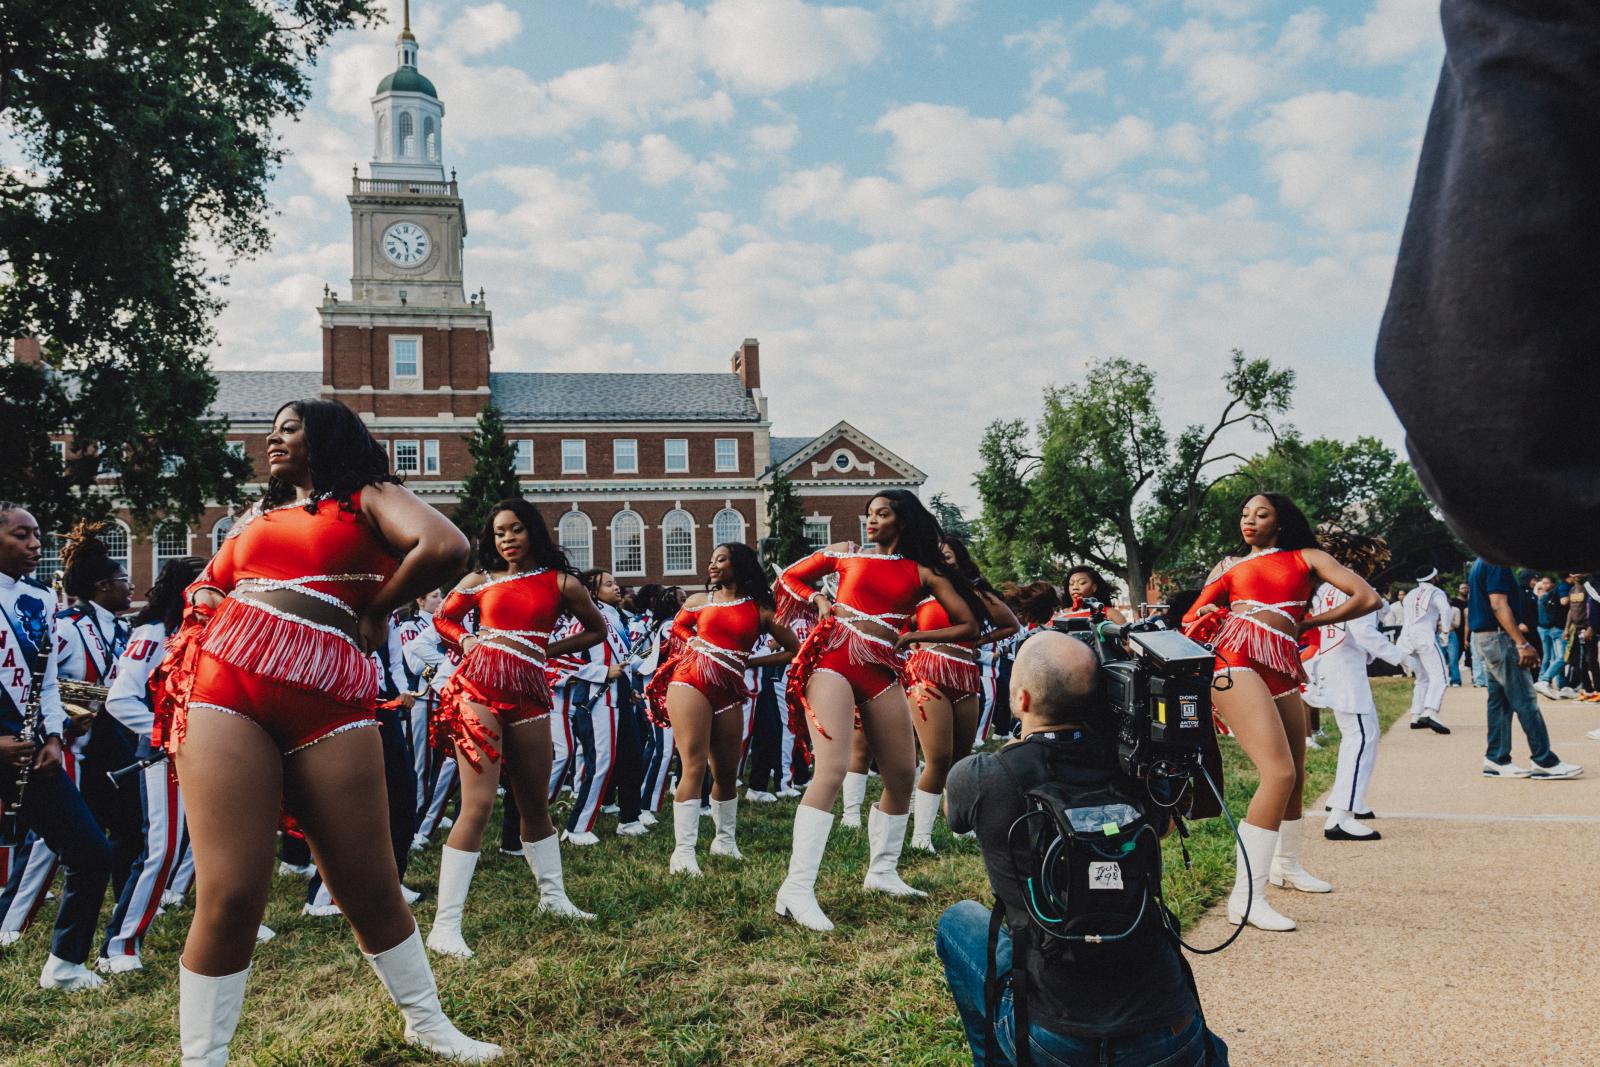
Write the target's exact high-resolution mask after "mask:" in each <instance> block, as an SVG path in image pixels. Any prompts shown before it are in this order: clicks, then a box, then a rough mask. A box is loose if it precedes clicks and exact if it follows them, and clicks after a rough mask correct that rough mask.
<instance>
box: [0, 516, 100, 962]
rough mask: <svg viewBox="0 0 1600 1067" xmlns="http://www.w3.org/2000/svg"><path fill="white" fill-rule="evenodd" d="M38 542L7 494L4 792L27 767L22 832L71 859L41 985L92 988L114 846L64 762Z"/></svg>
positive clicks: (1, 722) (1, 654)
mask: <svg viewBox="0 0 1600 1067" xmlns="http://www.w3.org/2000/svg"><path fill="white" fill-rule="evenodd" d="M40 544H41V542H40V540H39V524H38V523H37V522H35V521H34V518H33V516H32V515H31V514H29V513H28V511H27V510H26V509H25V508H23V506H22V505H21V504H15V503H11V502H9V501H0V802H3V804H4V805H5V806H6V807H8V808H12V807H13V806H15V805H16V804H17V800H18V796H17V793H18V789H19V783H18V776H19V775H20V773H21V772H22V770H23V768H24V767H26V768H28V778H27V791H26V793H25V794H24V796H23V797H22V804H21V806H20V811H16V815H17V819H16V823H17V826H16V830H17V833H18V836H20V834H21V833H22V832H25V831H31V832H32V833H33V834H34V835H36V836H37V837H38V839H39V840H40V841H42V842H43V844H44V846H45V847H47V848H49V849H50V850H51V851H52V852H53V853H54V854H55V855H57V856H59V857H61V861H62V862H63V863H64V864H65V865H66V868H67V877H66V882H65V885H64V886H63V888H62V892H61V906H60V910H59V911H58V912H57V914H56V928H55V936H54V938H53V940H52V941H51V943H50V956H49V958H48V959H47V960H46V961H45V965H44V970H43V971H41V972H40V974H39V985H40V986H41V987H42V988H44V989H62V990H67V991H73V990H79V989H94V988H96V987H97V986H99V985H101V984H102V983H103V982H104V981H105V979H103V978H101V977H100V976H99V975H97V974H95V973H94V972H93V971H91V970H89V969H88V968H87V967H85V966H84V963H85V961H87V960H88V958H89V950H90V949H91V948H92V947H93V946H94V936H95V928H96V926H97V925H98V922H97V921H98V919H99V915H100V901H101V899H102V898H103V897H104V896H105V891H106V883H107V881H109V880H110V877H111V847H110V845H108V844H107V843H106V839H105V835H104V834H102V833H101V832H100V827H99V826H97V825H96V824H95V821H94V816H93V815H91V814H90V813H89V806H88V805H87V804H86V803H84V800H83V797H82V796H81V795H80V794H79V792H78V789H77V787H76V786H75V785H73V783H72V777H71V775H70V774H68V773H66V772H65V771H64V769H63V767H62V760H63V755H62V746H61V737H62V734H63V733H64V732H65V730H66V718H67V716H66V712H65V710H63V708H62V706H61V694H60V690H59V688H58V687H57V684H56V678H57V672H58V671H59V669H60V653H59V652H58V651H57V647H56V632H55V629H56V627H55V614H56V613H55V597H54V595H53V594H52V593H51V592H50V590H48V589H46V588H45V587H44V586H42V585H40V584H38V583H37V582H35V581H33V580H32V579H30V578H28V577H27V576H28V575H29V574H31V573H33V570H34V569H35V568H36V567H38V566H39V549H40ZM35 684H37V686H38V690H37V694H36V695H37V697H38V701H39V707H40V711H41V717H42V720H43V724H42V728H41V730H40V734H39V737H40V739H41V740H38V741H36V739H35V737H34V736H33V735H32V734H31V733H30V731H31V729H32V725H31V723H30V722H29V718H28V717H29V700H28V696H29V694H30V692H32V691H33V686H34V685H35ZM13 810H14V809H13ZM11 940H14V939H11ZM8 943H9V942H8Z"/></svg>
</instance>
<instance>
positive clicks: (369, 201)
mask: <svg viewBox="0 0 1600 1067" xmlns="http://www.w3.org/2000/svg"><path fill="white" fill-rule="evenodd" d="M403 2H404V22H403V28H402V29H401V31H400V36H399V38H398V39H397V40H396V42H395V53H396V66H395V70H394V72H393V73H391V74H389V75H388V76H386V77H385V78H384V79H383V80H382V81H380V82H379V83H378V89H377V92H376V93H375V94H374V95H373V97H372V116H373V125H374V137H373V152H372V161H371V163H370V164H369V169H370V174H371V177H369V178H362V177H361V176H360V172H359V170H358V171H357V173H356V175H355V176H354V177H353V178H352V179H351V190H350V195H349V197H348V200H349V204H350V221H351V237H352V241H351V252H352V269H351V274H350V299H349V300H348V301H345V300H342V299H340V297H339V296H338V295H337V294H334V293H331V292H330V293H328V294H327V295H326V296H325V298H324V300H323V304H322V307H321V313H322V350H323V393H324V394H331V395H332V396H333V397H334V398H335V399H337V400H340V401H342V402H343V403H345V404H347V405H349V406H350V407H352V408H354V409H355V410H357V411H359V412H362V413H363V414H364V415H365V416H367V417H368V419H369V421H379V420H381V419H384V418H388V417H394V418H416V417H419V416H428V415H434V416H439V417H450V418H454V417H457V416H463V417H475V416H476V415H477V413H478V411H479V410H481V409H482V407H483V406H484V405H485V404H486V403H487V401H488V396H489V352H490V349H491V348H492V347H493V345H494V337H493V326H492V318H491V316H490V313H489V309H488V307H487V306H486V305H485V303H484V301H483V300H481V299H480V297H479V295H477V294H474V295H473V296H471V297H469V296H467V294H466V292H465V289H464V287H463V284H462V258H463V256H462V251H463V246H464V244H465V241H466V236H467V216H466V209H465V206H464V205H463V203H462V200H461V196H460V194H459V191H458V188H457V184H456V180H455V175H454V173H453V172H452V174H451V175H450V177H449V178H448V179H447V178H446V177H445V172H444V163H443V142H444V104H443V102H442V101H441V100H440V99H439V94H438V92H437V91H436V90H435V89H434V87H433V83H432V82H431V81H429V80H428V79H427V78H425V77H424V76H423V75H422V73H421V72H420V71H419V70H418V69H417V53H418V51H419V49H418V45H417V39H416V37H415V36H414V35H413V34H412V32H411V2H410V0H403Z"/></svg>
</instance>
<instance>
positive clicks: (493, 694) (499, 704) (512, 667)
mask: <svg viewBox="0 0 1600 1067" xmlns="http://www.w3.org/2000/svg"><path fill="white" fill-rule="evenodd" d="M468 702H470V703H473V704H479V705H482V706H484V707H487V708H489V709H491V710H493V711H495V712H497V713H500V712H512V711H516V710H517V709H518V708H521V707H523V706H524V705H526V704H538V705H541V706H543V707H546V708H548V707H549V706H550V685H549V682H548V681H547V680H546V678H545V671H544V668H543V667H539V666H535V665H534V664H531V663H529V662H528V661H527V660H525V659H522V658H521V657H519V656H515V655H512V654H511V653H509V652H505V651H503V650H500V649H497V648H496V647H495V646H494V645H483V644H480V645H474V646H473V647H472V651H471V652H470V653H468V654H467V658H466V659H465V660H464V661H462V664H461V666H460V668H459V669H457V671H456V672H455V673H454V674H452V675H451V676H450V680H449V681H448V682H446V683H445V686H444V689H443V690H442V691H441V692H440V693H439V706H438V707H437V708H436V709H435V710H434V713H433V716H432V718H430V719H429V721H428V743H429V744H430V745H432V746H433V747H434V748H436V749H438V750H440V751H441V752H445V753H455V754H456V755H457V756H458V757H459V758H462V759H465V760H466V761H467V763H468V765H469V766H471V767H472V769H473V770H481V764H482V757H484V756H487V757H488V758H489V759H490V760H492V761H496V762H498V761H499V759H500V749H499V743H500V734H499V733H498V732H497V731H495V730H493V729H490V728H489V727H488V726H486V725H484V723H483V722H482V721H480V720H479V719H478V717H477V716H475V715H471V714H468V713H467V712H466V710H465V709H464V708H463V707H462V705H463V704H465V703H468Z"/></svg>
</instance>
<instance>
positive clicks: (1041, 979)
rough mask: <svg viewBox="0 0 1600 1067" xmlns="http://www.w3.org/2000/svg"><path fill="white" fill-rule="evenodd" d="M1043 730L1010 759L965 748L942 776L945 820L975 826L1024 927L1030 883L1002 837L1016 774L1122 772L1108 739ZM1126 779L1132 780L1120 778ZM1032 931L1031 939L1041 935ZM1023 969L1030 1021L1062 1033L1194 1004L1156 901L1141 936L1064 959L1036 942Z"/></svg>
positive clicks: (1143, 1023)
mask: <svg viewBox="0 0 1600 1067" xmlns="http://www.w3.org/2000/svg"><path fill="white" fill-rule="evenodd" d="M1045 737H1046V735H1040V734H1035V735H1033V738H1032V739H1030V740H1028V741H1024V742H1021V743H1020V744H1021V746H1022V747H1025V748H1026V749H1027V750H1028V751H1026V752H1017V753H1014V754H1013V753H1011V752H1008V754H1007V756H1006V757H1005V758H1006V760H1007V765H1006V766H1002V765H1001V762H1000V761H1001V757H1000V755H999V754H998V753H993V752H980V753H977V754H975V755H972V756H968V757H967V758H966V759H964V760H962V761H961V762H960V763H957V764H956V765H955V767H953V768H952V769H951V771H950V778H949V780H948V782H947V783H946V784H945V797H946V801H947V803H948V805H949V819H950V829H951V831H953V832H954V833H958V834H959V833H966V832H967V831H968V830H975V831H977V835H978V845H979V847H980V848H981V849H982V850H983V865H984V867H985V868H987V870H988V872H989V884H990V886H991V887H992V888H993V889H994V893H995V896H996V897H998V898H999V899H1000V900H1002V901H1004V902H1005V905H1006V919H1007V922H1008V923H1009V924H1010V926H1011V929H1012V930H1020V929H1024V928H1025V926H1026V924H1027V923H1028V922H1029V921H1030V920H1029V919H1028V910H1027V905H1026V903H1025V899H1026V897H1025V893H1026V890H1025V889H1024V886H1023V881H1022V878H1021V877H1020V876H1019V874H1018V871H1017V868H1016V866H1015V865H1014V863H1013V860H1012V857H1011V855H1010V852H1009V850H1008V848H1007V845H1006V841H1007V832H1008V831H1009V830H1010V827H1011V824H1012V823H1013V822H1015V821H1016V820H1017V818H1018V817H1020V816H1021V815H1022V814H1023V813H1024V812H1026V811H1027V810H1028V802H1027V800H1026V799H1024V797H1023V794H1022V790H1023V788H1026V787H1028V786H1029V785H1031V784H1033V783H1032V782H1025V781H1024V778H1023V776H1022V775H1023V774H1025V773H1027V771H1028V770H1039V771H1042V772H1044V773H1045V774H1047V775H1048V778H1049V779H1050V780H1052V781H1057V782H1065V783H1070V784H1072V785H1078V784H1081V785H1082V786H1083V788H1084V790H1085V791H1088V790H1093V789H1099V788H1103V787H1104V786H1106V785H1107V784H1109V783H1111V782H1112V781H1113V780H1116V779H1119V778H1121V775H1120V773H1119V772H1118V771H1116V770H1114V769H1113V768H1115V766H1116V764H1115V760H1114V757H1113V756H1112V754H1111V752H1110V750H1109V749H1108V748H1107V747H1106V746H1105V745H1103V744H1101V743H1099V742H1096V741H1092V740H1085V741H1080V742H1076V743H1069V742H1065V741H1058V742H1052V741H1050V740H1046V739H1045ZM1007 747H1008V749H1011V748H1014V747H1017V746H1007ZM1019 771H1020V772H1021V773H1019ZM1037 780H1038V781H1043V780H1044V777H1040V778H1039V779H1037ZM1122 783H1123V784H1124V785H1127V786H1128V787H1129V788H1130V789H1137V788H1138V787H1137V786H1136V785H1135V784H1133V783H1131V782H1129V781H1128V780H1127V779H1125V778H1122ZM1034 940H1035V943H1036V945H1037V942H1038V941H1039V937H1037V936H1036V937H1035V938H1034ZM1130 953H1131V954H1132V955H1130ZM1027 973H1028V1007H1029V1012H1030V1014H1031V1018H1032V1021H1033V1022H1035V1023H1037V1024H1038V1025H1040V1026H1042V1027H1044V1028H1045V1029H1047V1030H1052V1031H1054V1032H1056V1033H1060V1034H1073V1035H1076V1036H1080V1037H1117V1036H1123V1035H1129V1034H1137V1033H1143V1032H1145V1031H1147V1030H1154V1029H1156V1028H1157V1027H1162V1026H1172V1025H1175V1024H1179V1023H1183V1022H1186V1021H1187V1020H1188V1019H1189V1017H1190V1016H1192V1015H1193V1014H1194V1012H1195V1011H1196V1010H1197V1009H1198V1007H1199V1005H1198V1004H1196V1002H1195V999H1194V993H1193V992H1192V991H1191V989H1190V988H1189V983H1188V980H1187V979H1186V978H1185V977H1184V974H1183V966H1182V961H1181V960H1180V959H1179V957H1178V949H1177V946H1176V945H1174V944H1173V943H1172V941H1171V939H1170V938H1169V937H1168V936H1167V935H1166V933H1165V932H1163V931H1161V930H1160V929H1159V920H1156V919H1155V918H1154V911H1153V909H1152V916H1151V917H1150V918H1148V919H1147V920H1146V923H1145V926H1144V936H1141V937H1138V938H1137V940H1136V942H1134V943H1132V944H1122V945H1116V946H1112V945H1085V946H1080V947H1077V948H1075V949H1074V950H1073V951H1072V952H1071V953H1069V954H1067V957H1066V958H1063V957H1062V956H1061V954H1055V955H1052V956H1050V957H1048V958H1047V956H1046V953H1044V952H1042V951H1039V950H1038V948H1037V947H1036V948H1035V951H1033V952H1031V953H1029V956H1028V960H1027Z"/></svg>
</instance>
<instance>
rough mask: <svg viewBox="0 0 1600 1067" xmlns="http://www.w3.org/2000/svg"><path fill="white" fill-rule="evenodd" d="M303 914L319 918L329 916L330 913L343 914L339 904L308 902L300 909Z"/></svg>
mask: <svg viewBox="0 0 1600 1067" xmlns="http://www.w3.org/2000/svg"><path fill="white" fill-rule="evenodd" d="M300 914H301V915H314V916H316V917H317V918H327V917H328V916H330V915H340V914H343V913H342V912H340V911H339V905H337V904H307V905H306V906H305V907H303V908H301V909H300Z"/></svg>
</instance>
